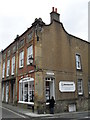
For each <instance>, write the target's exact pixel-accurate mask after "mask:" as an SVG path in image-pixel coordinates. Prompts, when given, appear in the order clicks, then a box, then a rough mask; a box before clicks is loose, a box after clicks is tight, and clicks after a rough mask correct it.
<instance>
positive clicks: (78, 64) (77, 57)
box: [76, 54, 82, 70]
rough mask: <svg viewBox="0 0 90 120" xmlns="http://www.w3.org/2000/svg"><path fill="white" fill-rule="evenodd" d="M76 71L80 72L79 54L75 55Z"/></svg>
mask: <svg viewBox="0 0 90 120" xmlns="http://www.w3.org/2000/svg"><path fill="white" fill-rule="evenodd" d="M76 69H77V70H81V69H82V67H81V56H80V54H76Z"/></svg>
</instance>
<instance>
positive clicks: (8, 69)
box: [6, 59, 10, 77]
mask: <svg viewBox="0 0 90 120" xmlns="http://www.w3.org/2000/svg"><path fill="white" fill-rule="evenodd" d="M9 74H10V59H8V60H7V74H6V75H7V77H8V76H9Z"/></svg>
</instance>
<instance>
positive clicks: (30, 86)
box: [19, 78, 34, 102]
mask: <svg viewBox="0 0 90 120" xmlns="http://www.w3.org/2000/svg"><path fill="white" fill-rule="evenodd" d="M19 101H23V102H34V79H33V78H29V79H28V80H27V79H26V80H24V79H23V80H20V81H19Z"/></svg>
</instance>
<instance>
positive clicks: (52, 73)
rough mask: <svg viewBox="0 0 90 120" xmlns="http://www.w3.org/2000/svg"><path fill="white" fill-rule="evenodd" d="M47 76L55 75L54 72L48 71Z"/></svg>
mask: <svg viewBox="0 0 90 120" xmlns="http://www.w3.org/2000/svg"><path fill="white" fill-rule="evenodd" d="M46 74H47V75H54V72H52V71H48V72H46Z"/></svg>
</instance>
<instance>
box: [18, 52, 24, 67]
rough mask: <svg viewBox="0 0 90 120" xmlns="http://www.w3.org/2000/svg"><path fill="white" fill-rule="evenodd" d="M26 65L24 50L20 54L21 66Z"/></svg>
mask: <svg viewBox="0 0 90 120" xmlns="http://www.w3.org/2000/svg"><path fill="white" fill-rule="evenodd" d="M23 66H24V51H22V52H20V54H19V68H22V67H23Z"/></svg>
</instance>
